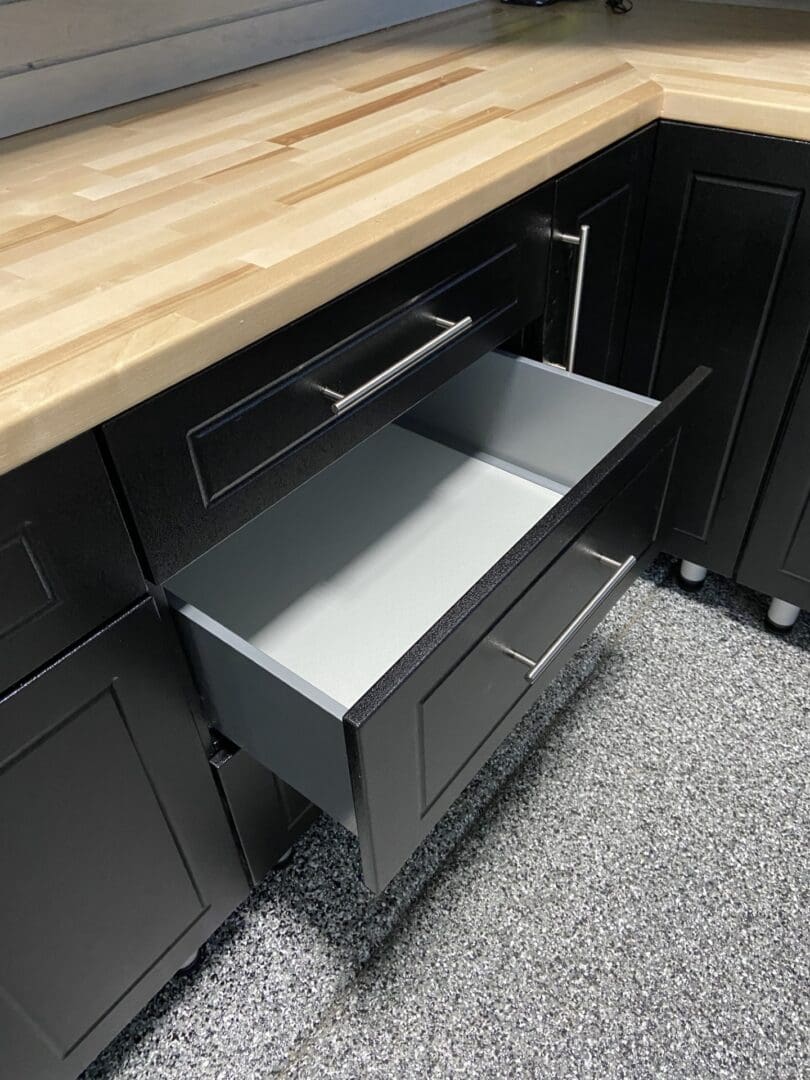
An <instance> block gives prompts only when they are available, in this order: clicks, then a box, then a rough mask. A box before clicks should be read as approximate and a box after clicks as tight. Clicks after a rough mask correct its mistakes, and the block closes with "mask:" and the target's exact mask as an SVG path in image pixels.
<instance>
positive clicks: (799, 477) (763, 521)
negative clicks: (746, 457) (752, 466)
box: [737, 363, 810, 610]
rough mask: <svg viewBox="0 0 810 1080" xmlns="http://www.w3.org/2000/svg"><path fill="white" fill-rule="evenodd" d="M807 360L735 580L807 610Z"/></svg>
mask: <svg viewBox="0 0 810 1080" xmlns="http://www.w3.org/2000/svg"><path fill="white" fill-rule="evenodd" d="M808 432H810V363H806V364H805V368H804V373H803V377H802V381H801V385H800V386H799V390H798V394H797V396H796V399H795V401H794V404H793V408H792V409H791V412H790V415H789V417H788V420H787V423H786V425H785V429H784V431H783V433H782V437H781V439H780V442H779V447H778V449H777V451H776V455H775V457H774V460H773V467H772V470H771V473H770V476H769V478H768V482H767V484H766V485H765V490H764V492H763V494H762V498H761V500H760V503H759V508H758V510H757V515H756V517H755V519H754V525H753V528H752V530H751V533H750V535H749V537H748V542H747V544H746V546H745V551H744V553H743V557H742V561H741V563H740V568H739V571H738V573H737V580H738V581H740V582H741V583H742V584H743V585H748V586H749V587H750V588H752V589H758V590H759V591H760V592H763V593H766V594H767V595H769V596H773V597H777V598H778V599H780V600H783V601H785V602H786V603H788V604H793V605H795V606H796V607H799V608H805V609H807V610H810V436H809V435H808Z"/></svg>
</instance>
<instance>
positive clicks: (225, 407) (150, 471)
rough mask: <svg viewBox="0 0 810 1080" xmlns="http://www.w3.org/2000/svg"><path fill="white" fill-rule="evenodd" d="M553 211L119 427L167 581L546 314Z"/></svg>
mask: <svg viewBox="0 0 810 1080" xmlns="http://www.w3.org/2000/svg"><path fill="white" fill-rule="evenodd" d="M549 209H550V189H546V188H542V189H540V190H539V191H538V192H535V193H532V194H531V195H530V196H526V197H524V198H523V199H521V200H519V201H518V202H517V203H514V204H511V205H510V206H507V207H504V208H503V209H502V210H499V211H497V212H496V213H495V214H493V215H491V216H490V217H488V218H485V219H482V221H480V222H477V223H476V224H474V225H472V226H470V227H468V228H467V229H464V230H462V231H461V232H460V233H458V234H455V235H454V236H452V237H450V238H449V239H448V240H445V241H443V242H441V243H440V244H437V245H435V246H434V247H432V248H430V249H428V250H427V251H425V252H423V253H421V254H420V255H417V256H415V257H414V258H412V259H410V260H408V261H407V262H406V263H403V264H402V265H400V266H398V267H396V268H395V269H393V270H391V271H389V272H388V273H386V274H383V275H382V276H381V277H379V278H377V279H375V280H374V281H371V282H369V283H368V284H367V285H364V286H362V287H360V288H359V289H356V290H355V291H354V292H352V293H349V294H347V295H346V296H344V297H342V298H340V299H339V300H336V301H334V302H333V303H331V304H328V305H326V306H325V307H324V308H322V309H320V310H319V311H317V312H315V313H314V314H313V315H311V316H308V317H306V318H305V319H302V320H300V321H299V322H297V323H294V324H292V325H291V326H289V327H287V328H285V329H283V330H281V331H279V332H277V333H275V334H272V335H270V336H269V337H268V338H266V339H264V340H263V341H260V342H259V343H257V344H256V345H254V346H251V347H250V348H249V349H245V350H244V351H242V352H241V353H237V354H236V355H234V356H233V357H230V358H229V359H227V360H225V361H223V362H222V363H220V364H218V365H216V366H215V367H213V368H211V369H209V370H208V371H205V372H203V373H201V374H200V375H198V376H195V377H194V378H193V379H190V380H188V381H186V382H185V383H182V384H180V385H179V386H177V387H174V388H172V389H171V390H168V391H166V392H165V393H164V394H161V395H158V397H156V398H154V399H152V400H151V401H148V402H146V403H144V404H143V405H141V406H138V407H137V408H135V409H132V410H130V411H129V412H127V413H125V414H124V415H122V416H120V417H117V418H116V419H114V420H112V421H110V422H109V423H108V424H107V425H105V428H104V435H105V438H106V439H107V442H108V445H109V448H110V452H111V455H112V457H113V459H114V462H115V466H116V468H117V470H118V472H119V476H120V479H121V483H122V487H123V489H124V491H125V493H126V497H127V499H128V501H129V504H130V509H131V511H132V514H133V516H134V518H135V522H136V525H137V528H138V532H139V536H140V539H141V542H142V544H143V546H144V549H145V551H146V554H147V557H148V559H149V563H150V567H151V572H152V575H153V577H154V579H155V580H156V581H163V580H165V579H166V578H167V577H169V576H170V575H171V574H173V573H175V572H176V571H178V570H179V569H181V568H182V567H183V566H185V565H186V564H187V563H189V562H190V561H191V560H192V559H194V558H196V557H197V556H198V555H200V554H202V553H203V552H204V551H206V550H207V549H208V548H209V547H211V546H212V545H213V544H215V543H217V542H218V541H220V540H222V539H223V538H224V537H226V536H228V535H229V534H230V533H232V532H233V531H234V530H235V529H237V528H239V527H240V526H241V525H243V524H244V523H245V522H246V521H249V520H250V519H251V518H253V517H255V516H256V515H257V514H258V513H260V512H261V511H262V510H264V509H266V508H267V507H268V506H270V505H272V503H274V502H276V501H277V500H278V499H280V498H281V497H282V496H284V495H286V494H287V493H288V492H289V491H291V490H293V489H294V488H295V487H297V486H299V485H300V484H301V483H303V482H304V481H305V480H308V479H309V478H310V477H311V476H313V475H314V474H315V473H317V472H319V471H320V470H321V469H323V468H324V467H326V466H327V465H329V464H331V462H333V461H334V460H336V459H337V458H338V457H340V456H341V455H342V454H344V453H346V452H347V451H349V450H350V449H351V448H352V447H353V446H355V445H357V444H358V443H359V442H360V441H362V440H363V439H364V438H366V437H367V436H369V435H370V434H372V433H373V432H375V431H377V430H379V429H380V428H381V427H383V426H384V425H386V424H387V423H389V422H390V421H391V420H393V419H395V418H396V417H397V416H399V415H400V414H401V413H403V412H405V411H406V410H407V409H409V408H411V407H412V406H413V405H414V404H415V403H416V402H418V401H419V400H421V399H422V398H423V397H424V396H425V395H427V394H429V393H431V392H432V391H433V390H435V389H436V388H437V387H438V386H440V385H441V384H442V383H443V382H445V381H446V380H447V379H448V378H450V377H451V376H453V375H455V374H457V373H458V372H459V371H460V370H462V368H464V367H465V366H466V365H468V364H469V363H471V362H472V361H473V360H475V359H477V358H478V357H479V356H482V355H483V354H484V353H486V352H487V351H488V350H489V349H491V348H492V347H493V346H495V345H497V344H499V343H500V342H501V341H504V340H505V339H506V338H507V337H508V336H509V335H510V334H511V333H513V332H514V331H515V330H516V329H517V328H518V327H519V326H521V325H522V324H523V323H525V322H526V321H527V319H528V318H530V317H531V316H532V314H535V313H536V312H537V311H539V310H540V307H541V305H542V300H543V290H544V282H545V267H546V249H547V238H548V220H549V213H548V211H549Z"/></svg>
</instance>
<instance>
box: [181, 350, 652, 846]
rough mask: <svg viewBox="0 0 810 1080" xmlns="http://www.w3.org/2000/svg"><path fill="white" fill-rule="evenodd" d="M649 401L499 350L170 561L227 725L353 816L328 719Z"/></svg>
mask: <svg viewBox="0 0 810 1080" xmlns="http://www.w3.org/2000/svg"><path fill="white" fill-rule="evenodd" d="M655 404H656V403H655V402H653V401H651V400H650V399H647V398H643V397H640V396H638V395H635V394H630V393H627V392H625V391H621V390H615V389H613V388H611V387H607V386H604V385H601V384H599V383H595V382H593V381H591V380H588V379H583V378H581V377H578V376H575V375H569V374H567V373H565V372H562V371H560V370H558V369H555V368H552V367H549V366H547V365H544V364H540V363H536V362H534V361H531V360H526V359H524V358H522V357H515V356H511V355H508V354H505V353H497V352H496V353H490V354H488V355H486V356H484V357H483V358H482V359H481V360H479V361H478V362H476V363H475V364H473V365H472V366H471V367H470V368H468V369H467V370H465V371H464V372H463V373H462V374H460V375H458V376H456V377H455V378H454V379H452V380H450V381H449V382H448V383H446V384H445V385H444V386H443V387H442V388H440V389H439V390H438V391H436V392H435V393H434V394H433V395H431V396H430V397H429V398H427V399H425V400H424V401H423V402H422V403H420V404H419V405H418V406H417V407H416V408H415V409H413V410H411V412H410V413H408V414H406V416H405V417H403V418H402V419H401V420H400V421H399V422H398V423H396V424H393V425H390V426H388V427H386V428H384V429H383V430H381V431H379V432H378V433H376V434H375V435H373V436H372V437H371V438H369V439H367V440H366V441H365V442H364V443H362V444H361V445H359V446H357V447H356V448H355V449H353V450H352V451H351V452H350V453H348V454H346V455H345V456H344V457H342V458H341V459H339V460H338V461H337V462H335V463H334V464H333V465H331V466H330V467H329V468H327V469H325V470H324V471H322V472H320V473H319V474H317V475H316V476H315V477H313V478H312V479H311V480H309V481H308V482H307V483H306V484H304V485H302V486H301V487H300V488H298V489H296V490H295V491H293V492H292V493H291V494H290V495H288V496H287V497H286V498H284V499H283V500H281V501H280V502H278V503H276V504H275V505H274V506H272V507H270V508H269V509H268V510H266V511H264V512H263V513H262V514H261V515H260V516H259V517H257V518H255V519H254V520H253V521H251V522H250V523H248V524H247V525H245V526H243V527H242V528H241V529H239V530H238V531H237V532H236V533H234V534H233V535H232V536H230V537H229V538H227V539H226V540H224V541H222V542H221V543H220V544H218V545H217V546H216V547H214V548H212V549H211V550H210V551H208V552H207V553H206V554H205V555H203V556H201V557H200V558H198V559H197V560H196V561H195V562H193V563H192V564H191V565H189V566H188V567H186V568H185V569H184V570H182V571H181V572H180V573H178V574H176V575H175V576H174V577H172V578H171V579H170V580H169V581H168V582H167V585H166V588H167V593H168V595H169V598H170V601H171V603H172V604H173V606H174V607H175V608H176V609H177V610H178V612H179V614H180V616H181V618H180V622H181V630H182V629H183V626H184V624H185V627H186V632H185V634H184V636H185V637H186V640H187V644H189V645H190V647H191V651H192V660H193V662H195V663H196V666H197V668H198V671H199V670H200V668H201V669H202V671H203V681H204V682H207V683H209V684H211V694H210V696H211V698H212V699H216V702H217V705H218V708H217V712H218V714H219V715H220V716H221V726H222V728H223V731H224V733H225V734H226V735H228V736H229V737H230V738H232V739H233V740H234V741H235V742H237V743H239V744H240V745H242V746H244V747H245V748H246V749H247V750H248V751H249V752H254V753H256V755H257V756H260V757H261V758H262V760H263V761H264V763H265V764H267V765H268V766H269V767H270V768H273V769H274V770H275V771H277V772H278V773H279V775H281V776H282V778H283V779H285V780H287V781H288V782H289V783H291V784H293V785H294V786H296V787H298V788H299V790H301V791H302V792H303V793H304V794H305V795H307V796H308V797H309V798H311V799H312V800H313V801H314V802H316V803H318V804H319V805H321V806H323V808H324V809H326V810H327V811H328V812H331V813H333V816H336V817H338V818H339V819H340V820H343V821H344V823H345V824H347V825H348V826H349V827H353V826H354V821H353V813H352V809H351V788H350V781H349V776H348V766H347V764H346V762H345V744H344V742H343V738H342V725H341V724H340V723H333V724H332V725H331V726H332V727H333V729H334V730H333V731H327V730H325V729H326V727H327V726H328V718H329V717H331V718H334V720H335V721H342V719H343V717H344V716H345V714H346V713H347V712H348V711H349V709H350V708H351V707H352V706H353V705H355V704H356V702H357V701H359V700H360V699H361V698H362V697H363V695H364V694H366V693H367V692H368V691H369V689H370V688H371V687H372V686H374V684H375V683H376V682H377V680H378V679H380V677H381V676H383V675H384V674H385V672H386V671H388V669H389V668H391V667H392V666H393V665H394V664H395V663H396V662H397V661H398V660H399V658H400V657H401V656H402V655H403V654H404V653H405V652H406V651H407V650H408V649H409V648H410V647H411V646H412V645H413V644H414V643H415V642H416V641H418V640H419V638H421V637H422V635H424V634H425V633H426V632H427V631H428V630H430V628H431V627H432V626H433V625H434V624H435V623H436V622H437V621H438V620H439V619H440V618H441V616H442V615H443V614H444V613H445V612H446V611H447V610H448V609H449V608H451V607H452V605H453V604H455V603H456V601H458V600H459V599H460V598H461V597H462V596H463V595H464V594H465V593H466V592H467V591H468V590H469V589H471V588H472V587H473V586H474V585H475V583H476V582H477V581H478V580H479V579H480V578H481V577H482V576H483V575H484V574H485V573H486V572H487V571H488V570H489V569H490V568H491V567H492V566H493V565H494V564H495V563H496V562H497V561H498V560H499V559H501V558H502V557H503V556H504V555H505V554H506V553H507V552H508V551H509V549H510V548H511V547H512V546H513V545H514V544H516V543H517V542H518V541H519V540H520V539H521V537H523V536H524V535H525V534H526V533H527V532H528V531H529V530H530V529H531V528H532V527H533V526H534V525H535V524H536V523H537V521H538V520H539V519H541V518H542V517H543V516H544V515H546V514H547V513H548V512H549V511H550V510H551V509H552V508H553V507H554V506H555V505H556V503H557V502H559V500H560V499H561V498H563V496H564V495H565V493H566V492H567V491H568V490H569V489H570V488H571V487H572V486H573V485H575V484H576V483H577V482H578V481H579V480H580V479H581V478H582V477H583V476H585V474H586V473H588V472H589V471H590V470H591V469H592V468H593V467H594V466H595V465H596V464H597V463H598V462H599V461H600V460H601V459H602V458H603V457H604V456H605V455H606V454H607V453H609V451H610V450H611V449H613V447H615V446H616V445H617V444H618V443H619V442H620V441H621V440H622V439H623V438H624V437H625V436H626V435H627V434H628V433H629V432H630V431H631V430H632V429H633V428H634V427H635V426H636V425H637V424H639V423H640V422H641V421H642V420H643V418H644V417H645V416H646V415H647V414H648V413H649V412H650V411H651V410H652V409H653V408H654V407H655ZM189 627H191V632H190V634H189V631H188V628H189ZM199 631H204V633H203V634H202V635H201V634H200V633H199ZM212 641H214V642H216V644H212ZM202 651H204V652H205V653H206V655H205V656H201V655H200V653H201V652H202ZM214 654H216V655H214ZM234 654H238V656H239V657H240V658H241V659H240V661H239V662H237V663H236V665H235V666H234V660H233V657H234ZM223 667H227V669H228V670H227V672H226V673H225V674H223ZM237 668H238V672H237V670H236V669H237ZM212 671H213V672H214V674H212ZM248 672H250V674H248ZM257 672H264V673H266V675H270V676H271V680H270V681H271V682H272V685H273V686H274V687H275V689H274V690H273V691H272V692H271V693H269V694H268V691H267V689H266V687H265V685H264V683H262V684H261V686H260V677H259V676H257V674H256V673H257ZM267 681H268V680H267V679H266V677H265V679H264V682H265V683H266V682H267ZM213 683H216V686H213ZM280 687H286V688H287V690H288V691H289V692H291V693H289V694H287V695H285V693H284V692H282V690H281V689H280ZM257 695H258V696H260V697H261V699H262V701H261V708H260V709H259V711H260V712H261V713H262V715H263V717H264V719H263V720H262V722H261V724H262V727H263V731H262V732H257V730H256V728H257V724H256V712H257V703H256V697H257ZM223 698H225V699H226V705H227V707H226V708H225V709H223ZM302 699H303V701H304V702H308V703H310V705H311V706H312V709H311V710H308V709H307V707H306V706H305V705H304V706H302V705H301V704H300V703H301V701H302ZM292 702H294V703H295V704H292ZM223 713H227V715H226V716H225V715H222V714H223ZM248 716H250V720H249V721H248V719H247V717H248ZM243 720H244V726H243V723H242V722H243ZM271 733H272V737H271ZM257 742H261V743H262V746H261V747H259V746H258V745H257ZM271 743H272V746H271V745H270V744H271ZM268 747H269V749H268ZM268 755H269V757H270V760H268ZM313 759H318V761H319V762H320V764H321V765H322V777H321V781H318V780H313V776H312V773H313V765H312V761H313ZM335 759H337V760H338V761H339V764H340V770H339V771H341V772H342V773H343V774H344V775H343V776H342V777H341V779H340V780H339V782H337V788H336V787H335V784H336V781H335V779H334V774H335V769H334V765H335V764H336V760H335ZM327 776H328V780H327V779H325V778H326V777H327ZM324 785H326V788H328V789H329V790H323V788H324Z"/></svg>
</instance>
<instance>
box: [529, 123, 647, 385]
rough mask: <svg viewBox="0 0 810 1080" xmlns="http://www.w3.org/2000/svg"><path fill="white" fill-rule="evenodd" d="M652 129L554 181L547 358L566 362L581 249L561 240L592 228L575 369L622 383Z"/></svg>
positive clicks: (545, 333) (545, 342)
mask: <svg viewBox="0 0 810 1080" xmlns="http://www.w3.org/2000/svg"><path fill="white" fill-rule="evenodd" d="M654 146H655V128H654V127H649V128H645V129H644V130H643V131H640V132H638V133H637V134H636V135H632V136H631V137H630V138H629V139H624V140H622V142H620V143H618V144H617V145H616V146H612V147H610V148H609V149H608V150H605V151H604V152H603V153H601V154H597V155H596V157H594V158H591V159H590V160H589V161H586V162H585V163H584V164H582V165H579V166H577V168H575V169H572V170H571V171H570V172H569V173H567V174H566V175H565V176H563V177H562V179H560V180H559V181H558V182H557V191H556V198H555V205H554V232H555V240H554V242H553V244H552V248H551V261H550V266H549V289H548V300H547V304H546V311H545V316H544V325H543V359H545V360H551V361H553V362H554V363H558V364H563V363H565V362H566V357H567V353H568V347H569V344H570V332H571V312H572V307H573V292H574V282H575V267H576V262H577V256H578V249H577V248H576V247H573V246H572V245H571V244H568V243H565V242H564V241H562V240H560V239H559V234H560V233H564V234H567V235H576V234H578V233H579V230H580V228H581V226H583V225H587V226H589V228H590V236H589V241H588V250H587V258H586V261H585V276H584V280H583V287H582V307H581V314H580V320H579V333H578V336H577V344H576V353H575V357H574V370H575V371H576V372H578V374H580V375H587V376H588V377H589V378H591V379H599V380H600V381H602V382H608V383H613V384H615V383H617V382H618V378H619V369H620V366H621V358H622V353H623V350H624V340H625V334H626V331H627V321H628V317H629V314H630V301H631V296H632V291H633V283H634V281H635V272H636V263H637V260H638V250H639V244H640V242H641V230H642V224H643V220H644V209H645V206H646V201H647V190H648V186H649V181H650V169H651V167H652V158H653V149H654Z"/></svg>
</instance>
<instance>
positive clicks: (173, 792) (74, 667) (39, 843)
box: [0, 601, 247, 1080]
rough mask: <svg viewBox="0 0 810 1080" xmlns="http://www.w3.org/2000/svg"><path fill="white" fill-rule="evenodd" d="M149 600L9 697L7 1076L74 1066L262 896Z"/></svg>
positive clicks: (30, 1076) (2, 1051)
mask: <svg viewBox="0 0 810 1080" xmlns="http://www.w3.org/2000/svg"><path fill="white" fill-rule="evenodd" d="M162 634H163V630H162V626H161V623H160V621H159V618H158V615H157V612H156V609H155V607H154V605H153V603H152V602H151V601H144V602H143V603H142V604H141V605H139V606H138V607H136V608H134V609H133V610H131V611H130V612H129V613H128V614H126V615H124V616H123V617H122V618H120V619H118V620H117V621H115V622H114V623H112V624H110V625H109V626H108V627H107V628H106V629H104V630H103V631H101V632H100V633H99V634H97V635H96V636H94V637H92V638H90V639H89V640H88V641H87V642H86V643H85V644H84V645H82V646H81V647H79V648H78V649H76V650H75V651H73V652H71V653H69V654H68V655H67V656H65V657H64V658H63V659H61V660H60V661H58V662H57V663H55V664H53V665H52V666H51V667H49V668H47V669H46V670H45V671H44V672H43V673H42V674H40V675H39V676H37V677H36V678H33V679H32V680H30V681H29V682H26V683H23V684H22V686H20V687H19V688H18V689H17V690H15V691H14V692H12V693H10V694H9V695H8V696H6V697H5V698H2V699H0V820H2V822H3V827H2V830H0V866H2V878H1V879H0V927H2V930H0V935H2V948H0V988H2V992H1V993H0V1077H2V1080H22V1078H25V1080H62V1078H68V1077H71V1078H72V1077H75V1076H76V1075H77V1074H78V1073H79V1072H80V1071H81V1069H82V1068H83V1067H84V1066H85V1065H86V1064H88V1063H89V1062H90V1061H91V1060H92V1059H93V1058H94V1057H95V1056H96V1054H98V1053H99V1051H100V1050H101V1049H102V1048H103V1047H104V1046H105V1045H106V1044H107V1043H108V1042H109V1041H110V1039H111V1038H112V1037H113V1036H114V1035H115V1034H116V1033H117V1032H118V1031H119V1030H120V1028H121V1027H123V1025H124V1024H125V1023H126V1022H127V1021H128V1020H130V1019H131V1017H132V1016H133V1015H134V1014H135V1013H136V1012H137V1011H138V1010H139V1009H140V1008H142V1007H143V1005H145V1004H146V1003H147V1001H149V999H150V998H151V997H152V996H153V995H154V994H155V993H156V992H157V990H158V989H160V987H161V986H162V985H163V984H164V983H165V982H166V981H167V979H169V978H170V977H171V976H172V975H173V974H174V972H176V971H177V970H178V968H179V967H180V966H181V965H182V964H183V962H184V961H185V960H186V959H187V958H188V956H189V955H190V954H191V953H193V952H194V950H195V949H197V948H198V947H199V946H200V945H201V944H202V943H203V942H204V941H205V940H206V938H207V937H209V935H210V934H211V933H212V932H213V930H214V929H215V928H216V927H217V926H218V925H219V924H220V923H221V922H222V920H223V919H224V918H225V917H226V915H227V914H228V913H229V912H230V911H231V910H232V909H233V908H234V907H235V906H236V905H237V904H238V903H239V902H240V900H241V899H242V898H243V897H244V896H245V895H246V892H247V882H246V878H245V875H244V872H243V870H242V867H241V863H240V861H239V858H238V856H237V853H236V848H235V845H234V842H233V839H232V835H231V832H230V829H229V827H228V824H227V819H226V817H225V815H224V813H223V811H222V806H221V803H220V800H219V797H218V794H217V790H216V785H215V783H214V781H213V778H212V775H211V772H210V769H209V767H208V762H207V760H206V757H205V754H204V752H203V750H202V747H201V745H200V742H199V739H198V736H197V733H196V731H195V728H194V725H193V721H192V719H191V716H190V715H189V712H188V709H187V707H186V703H185V699H184V697H183V694H182V692H181V690H180V689H179V688H178V686H177V683H176V680H175V676H174V672H173V671H172V669H171V667H169V666H168V662H167V660H166V653H167V650H166V648H165V645H164V642H163V639H162Z"/></svg>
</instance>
